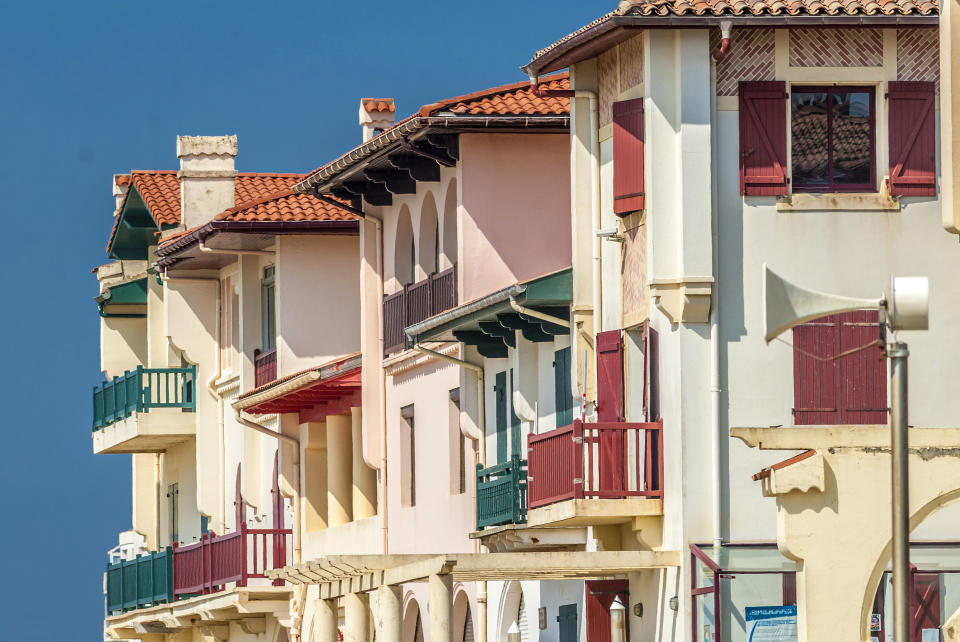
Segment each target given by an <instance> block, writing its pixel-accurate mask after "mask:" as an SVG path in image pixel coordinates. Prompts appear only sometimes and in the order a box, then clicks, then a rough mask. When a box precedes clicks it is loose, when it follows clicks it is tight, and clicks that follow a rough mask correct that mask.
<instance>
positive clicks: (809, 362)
mask: <svg viewBox="0 0 960 642" xmlns="http://www.w3.org/2000/svg"><path fill="white" fill-rule="evenodd" d="M878 319H879V317H878V313H877V312H876V311H875V310H864V311H858V312H847V313H844V314H834V315H830V316H826V317H822V318H820V319H815V320H814V321H810V322H809V323H804V324H803V325H801V326H798V327H796V328H794V330H793V345H794V352H793V398H794V408H793V415H794V423H795V424H796V425H798V426H802V425H811V424H882V423H886V421H887V410H886V407H887V367H886V362H885V361H884V360H883V359H882V357H881V352H880V346H879V344H878V345H875V346H871V347H870V348H868V349H866V350H859V351H856V352H852V353H851V354H847V355H844V356H842V357H839V358H837V359H830V357H833V356H836V355H839V354H841V353H844V352H847V351H849V350H854V349H855V348H859V347H861V346H864V345H867V344H868V343H870V342H871V341H874V340H875V339H877V338H878V336H879V335H878V330H877V323H878Z"/></svg>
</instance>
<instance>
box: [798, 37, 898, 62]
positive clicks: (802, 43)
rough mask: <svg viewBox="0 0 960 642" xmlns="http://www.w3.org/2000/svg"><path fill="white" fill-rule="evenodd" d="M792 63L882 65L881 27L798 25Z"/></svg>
mask: <svg viewBox="0 0 960 642" xmlns="http://www.w3.org/2000/svg"><path fill="white" fill-rule="evenodd" d="M790 66H791V67H882V66H883V35H882V34H881V31H880V29H794V30H791V32H790Z"/></svg>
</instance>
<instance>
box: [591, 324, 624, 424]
mask: <svg viewBox="0 0 960 642" xmlns="http://www.w3.org/2000/svg"><path fill="white" fill-rule="evenodd" d="M596 345H597V418H598V419H599V420H600V421H623V419H624V418H623V336H622V333H621V331H620V330H607V331H606V332H601V333H599V334H598V335H597V344H596Z"/></svg>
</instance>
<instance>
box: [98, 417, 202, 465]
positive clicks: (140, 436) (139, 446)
mask: <svg viewBox="0 0 960 642" xmlns="http://www.w3.org/2000/svg"><path fill="white" fill-rule="evenodd" d="M196 434H197V414H196V413H195V412H184V410H183V409H182V408H153V409H152V410H150V411H149V412H135V413H133V414H132V415H130V416H129V417H127V418H125V419H121V420H120V421H117V422H114V423H112V424H110V425H108V426H104V427H103V428H101V429H100V430H96V431H94V432H93V452H94V453H95V454H98V455H100V454H123V453H156V452H163V451H164V450H166V449H167V448H169V447H171V446H175V445H177V444H180V443H183V442H185V441H188V440H190V439H193V438H194V437H195V436H196Z"/></svg>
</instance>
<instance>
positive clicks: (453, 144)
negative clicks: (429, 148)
mask: <svg viewBox="0 0 960 642" xmlns="http://www.w3.org/2000/svg"><path fill="white" fill-rule="evenodd" d="M424 138H426V139H427V142H429V143H430V144H431V145H433V146H434V147H436V148H437V149H442V150H444V152H446V154H447V155H448V156H449V157H450V158H452V159H454V160H460V136H458V135H457V134H427V135H426V136H424Z"/></svg>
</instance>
